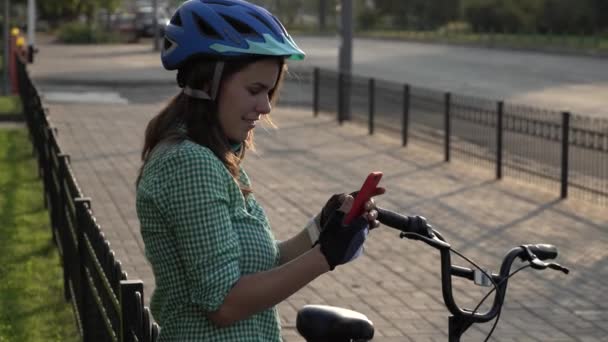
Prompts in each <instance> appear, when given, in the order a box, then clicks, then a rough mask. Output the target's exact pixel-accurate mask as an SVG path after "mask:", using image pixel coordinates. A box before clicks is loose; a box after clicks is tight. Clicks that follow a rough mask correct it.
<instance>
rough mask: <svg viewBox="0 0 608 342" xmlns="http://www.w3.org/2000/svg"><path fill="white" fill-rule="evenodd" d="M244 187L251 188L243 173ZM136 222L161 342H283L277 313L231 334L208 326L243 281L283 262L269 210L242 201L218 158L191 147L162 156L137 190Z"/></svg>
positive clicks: (166, 150) (170, 148) (160, 151)
mask: <svg viewBox="0 0 608 342" xmlns="http://www.w3.org/2000/svg"><path fill="white" fill-rule="evenodd" d="M240 179H241V182H242V183H243V184H246V185H249V184H250V183H249V179H248V177H247V174H246V173H245V172H244V170H242V169H241V176H240ZM137 215H138V217H139V220H140V223H141V234H142V237H143V241H144V244H145V253H146V257H147V258H148V260H149V261H150V263H151V265H152V269H153V271H154V276H155V279H156V290H155V291H154V293H153V295H152V300H151V304H150V309H151V311H152V314H153V315H154V318H155V319H156V321H157V322H158V323H159V324H160V326H161V333H160V341H180V342H182V341H239V342H241V341H280V340H281V337H280V336H281V332H280V321H279V317H278V314H277V311H276V308H272V309H269V310H266V311H263V312H260V313H258V314H256V315H254V316H252V317H250V318H248V319H246V320H242V321H239V322H237V323H235V324H234V325H231V326H229V327H226V328H218V327H216V326H214V325H213V324H212V323H211V322H210V321H209V320H208V319H207V318H206V315H205V313H206V312H211V311H215V310H217V309H218V308H219V307H220V306H221V304H222V303H223V301H224V298H225V297H226V295H227V294H228V292H229V291H230V289H231V288H232V287H233V286H234V284H235V283H236V282H237V281H238V279H239V278H240V277H241V276H243V275H246V274H250V273H255V272H261V271H265V270H268V269H271V268H273V267H275V266H276V265H277V264H278V260H279V251H278V248H277V244H276V241H275V239H274V236H273V234H272V232H271V231H270V226H269V224H268V220H267V218H266V215H265V213H264V210H263V209H262V208H261V207H260V206H259V205H258V203H257V202H256V200H255V198H254V196H253V195H249V196H248V197H247V198H246V199H245V198H244V197H243V195H242V194H241V191H240V189H239V187H238V185H237V183H236V182H235V181H234V179H233V178H232V176H231V175H230V172H229V171H228V169H226V168H225V167H224V165H223V164H222V162H221V161H220V160H219V159H218V158H217V157H216V156H215V155H214V154H213V152H211V150H209V149H207V148H206V147H203V146H200V145H198V144H195V143H194V142H192V141H189V140H184V141H182V142H179V143H177V144H173V145H167V146H163V147H159V148H157V149H156V150H155V151H154V152H153V154H152V156H151V158H150V160H149V161H148V162H147V163H146V165H145V168H144V170H143V174H142V178H141V180H140V182H139V185H138V188H137Z"/></svg>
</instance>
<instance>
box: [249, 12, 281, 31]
mask: <svg viewBox="0 0 608 342" xmlns="http://www.w3.org/2000/svg"><path fill="white" fill-rule="evenodd" d="M249 14H250V15H252V16H253V17H255V18H256V19H257V20H258V21H259V22H260V23H262V24H263V25H264V26H266V27H267V28H268V29H269V30H270V31H271V32H273V33H275V34H280V32H276V30H275V29H274V28H273V27H272V25H271V24H270V23H269V22H268V21H267V20H266V19H264V18H263V17H262V16H261V15H259V14H257V13H255V12H249Z"/></svg>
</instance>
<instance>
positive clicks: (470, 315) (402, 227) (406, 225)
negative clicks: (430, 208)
mask: <svg viewBox="0 0 608 342" xmlns="http://www.w3.org/2000/svg"><path fill="white" fill-rule="evenodd" d="M376 209H377V211H378V221H380V222H381V223H382V224H384V225H386V226H389V227H391V228H394V229H397V230H399V231H401V235H400V237H402V238H403V237H407V238H409V239H414V240H420V241H423V242H425V243H426V244H428V245H430V246H432V247H434V248H436V249H438V250H439V251H440V252H441V285H442V292H443V300H444V302H445V304H446V306H447V308H448V310H449V311H450V312H451V313H452V315H454V316H455V317H460V318H466V319H470V320H471V321H474V322H487V321H490V320H492V319H493V318H494V317H496V315H497V314H498V312H500V309H501V306H502V303H503V301H504V297H505V295H506V290H507V279H508V277H509V272H510V270H511V265H512V264H513V262H514V261H515V259H516V258H518V257H519V258H520V259H521V260H522V261H527V262H529V263H530V265H531V266H532V268H534V269H546V268H551V269H554V270H559V271H562V272H564V273H566V274H567V273H568V272H569V271H568V269H567V268H565V267H562V266H560V265H559V264H556V263H546V262H544V261H542V260H547V259H554V258H556V257H557V254H558V253H557V248H555V246H552V245H547V244H535V245H522V246H519V247H515V248H513V249H511V250H510V251H509V252H508V253H507V254H506V255H505V257H504V259H503V262H502V265H501V267H500V272H499V274H494V273H492V274H489V273H488V274H487V276H489V278H488V277H486V278H487V279H488V280H489V279H491V280H490V281H491V282H492V283H493V284H494V285H495V287H496V294H495V295H494V302H493V304H492V307H491V308H490V309H489V310H488V311H486V312H484V313H479V312H474V311H471V310H467V309H462V308H460V307H459V306H458V305H457V304H456V302H455V301H454V297H453V295H452V278H451V276H458V277H462V278H467V279H470V280H474V279H475V272H476V271H474V270H472V269H470V268H466V267H461V266H456V265H452V263H451V256H450V251H451V246H450V244H449V243H447V242H446V240H445V239H444V238H443V236H442V235H441V234H440V233H439V232H437V231H436V230H435V229H433V227H432V226H431V225H429V224H428V223H427V222H426V219H425V218H424V217H422V216H404V215H401V214H398V213H395V212H392V211H390V210H387V209H383V208H379V207H377V208H376Z"/></svg>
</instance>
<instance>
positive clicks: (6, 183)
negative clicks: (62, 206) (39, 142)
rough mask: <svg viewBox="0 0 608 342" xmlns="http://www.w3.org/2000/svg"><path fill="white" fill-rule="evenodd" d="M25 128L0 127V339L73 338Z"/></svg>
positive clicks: (75, 336)
mask: <svg viewBox="0 0 608 342" xmlns="http://www.w3.org/2000/svg"><path fill="white" fill-rule="evenodd" d="M31 151H32V145H31V144H30V142H29V140H28V134H27V131H26V130H25V129H11V130H0V222H1V224H0V237H1V238H0V239H1V240H2V248H0V279H2V281H0V341H29V342H42V341H45V342H46V341H57V342H59V341H65V342H72V341H74V342H75V341H78V340H79V338H78V337H79V336H78V333H77V332H76V326H75V323H74V316H73V313H72V310H71V307H70V305H69V304H68V303H66V302H65V300H64V299H63V276H62V271H61V264H60V260H59V257H58V254H57V248H56V247H55V245H54V244H53V242H52V237H51V230H50V224H49V214H48V211H47V209H45V207H44V202H43V190H42V182H41V180H40V179H39V178H38V167H37V163H36V160H35V158H34V157H33V156H32V153H31Z"/></svg>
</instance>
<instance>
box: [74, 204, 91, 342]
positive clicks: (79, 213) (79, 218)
mask: <svg viewBox="0 0 608 342" xmlns="http://www.w3.org/2000/svg"><path fill="white" fill-rule="evenodd" d="M74 207H75V209H76V234H78V251H77V252H78V256H77V257H78V260H79V261H80V263H79V264H80V265H79V266H80V272H79V273H80V279H79V280H78V283H79V285H80V292H79V293H80V298H78V300H77V302H78V306H77V307H78V312H79V315H78V316H79V317H80V323H81V327H82V341H84V342H87V341H91V336H90V334H91V330H90V329H89V324H90V323H89V322H88V320H89V317H87V316H88V315H87V310H88V307H89V305H88V303H87V292H88V291H87V287H88V286H87V284H88V281H87V273H86V272H85V257H86V247H85V242H84V211H85V210H86V209H88V208H90V207H91V199H90V198H81V197H78V198H75V199H74Z"/></svg>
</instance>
